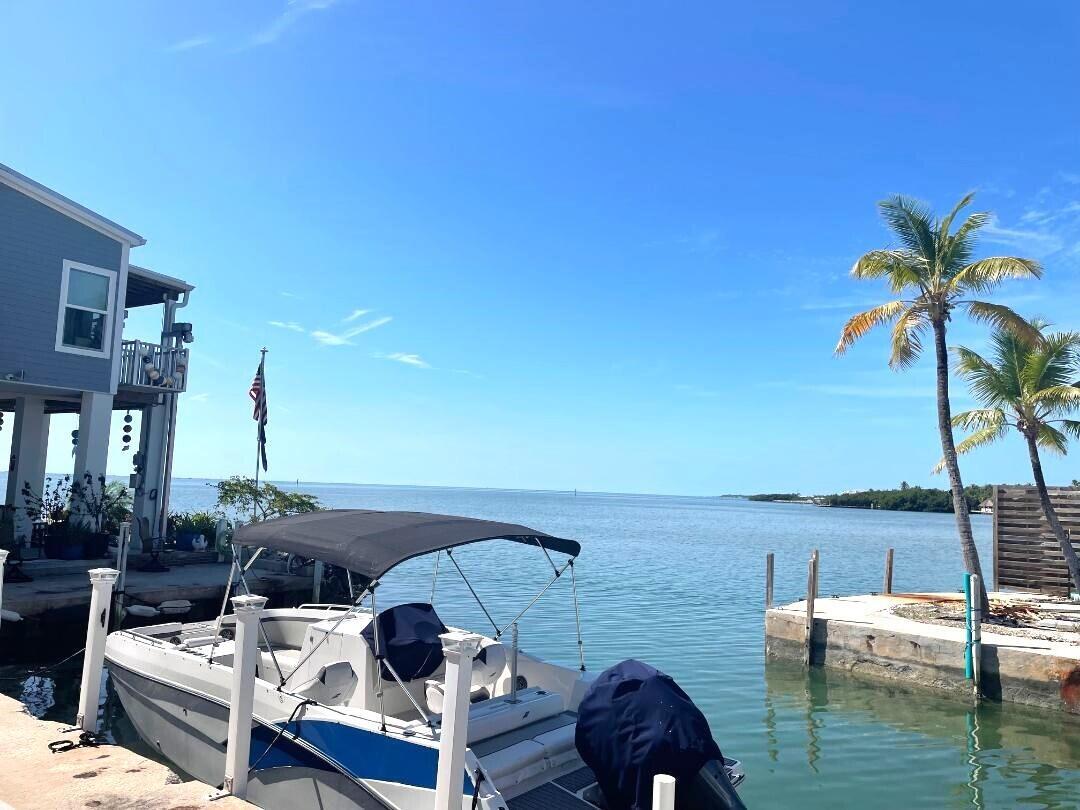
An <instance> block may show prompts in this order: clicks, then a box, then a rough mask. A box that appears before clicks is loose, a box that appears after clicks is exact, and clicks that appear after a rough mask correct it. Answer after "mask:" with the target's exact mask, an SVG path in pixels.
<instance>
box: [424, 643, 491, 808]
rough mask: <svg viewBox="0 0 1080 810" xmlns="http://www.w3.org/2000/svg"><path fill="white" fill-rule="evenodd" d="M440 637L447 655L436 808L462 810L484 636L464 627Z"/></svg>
mask: <svg viewBox="0 0 1080 810" xmlns="http://www.w3.org/2000/svg"><path fill="white" fill-rule="evenodd" d="M439 638H441V639H442V645H443V655H444V656H445V657H446V691H445V694H444V697H443V713H442V723H441V725H440V730H439V768H438V771H437V774H436V777H435V810H461V804H462V796H463V791H462V787H463V785H464V784H465V743H466V741H467V738H468V732H469V691H470V689H471V687H472V665H473V656H475V655H476V653H477V652H478V651H479V650H480V640H481V639H480V636H478V635H475V634H473V633H462V632H460V631H454V632H451V633H443V634H442V635H441V636H439Z"/></svg>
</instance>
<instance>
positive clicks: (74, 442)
mask: <svg viewBox="0 0 1080 810" xmlns="http://www.w3.org/2000/svg"><path fill="white" fill-rule="evenodd" d="M78 449H79V431H78V429H77V428H76V429H75V430H73V431H71V455H75V451H76V450H78Z"/></svg>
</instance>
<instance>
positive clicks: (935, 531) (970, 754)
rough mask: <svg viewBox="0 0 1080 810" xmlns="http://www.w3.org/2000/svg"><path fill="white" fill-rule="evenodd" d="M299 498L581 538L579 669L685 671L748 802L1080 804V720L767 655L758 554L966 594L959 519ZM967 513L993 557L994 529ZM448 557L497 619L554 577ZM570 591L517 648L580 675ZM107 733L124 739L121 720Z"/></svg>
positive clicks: (187, 497) (742, 506) (184, 501)
mask: <svg viewBox="0 0 1080 810" xmlns="http://www.w3.org/2000/svg"><path fill="white" fill-rule="evenodd" d="M302 489H304V490H305V491H311V492H314V493H315V494H317V495H319V497H320V498H321V499H322V500H323V502H324V503H325V504H326V505H328V506H335V507H369V508H377V509H410V510H422V511H436V512H447V513H451V514H464V515H471V516H475V517H484V518H496V519H502V520H511V521H515V522H521V523H525V524H526V525H530V526H533V527H535V528H538V529H542V530H544V531H547V532H549V533H552V534H556V535H561V536H566V537H572V538H575V539H578V540H580V541H581V543H582V547H583V551H582V555H581V557H580V560H579V562H578V564H577V566H576V569H577V573H578V586H579V597H580V601H581V613H582V623H583V626H584V639H585V658H586V664H587V665H588V667H589V668H590V669H593V670H599V669H601V668H603V667H605V666H608V665H610V664H612V663H615V662H616V661H618V660H621V659H623V658H627V657H636V658H640V659H642V660H645V661H648V662H650V663H652V664H654V665H655V666H658V667H659V668H661V669H663V670H665V671H667V672H668V673H669V674H671V675H672V676H673V677H675V678H676V680H678V681H679V683H680V684H681V685H682V686H683V688H685V689H686V691H687V692H689V693H690V695H691V696H692V697H693V698H694V699H695V700H696V701H697V703H698V705H699V706H701V708H702V709H703V710H704V711H705V713H706V714H707V715H708V717H709V719H710V721H711V723H712V726H713V729H714V732H715V734H716V737H717V741H718V742H719V744H720V747H721V748H722V749H723V750H724V752H725V753H726V754H728V755H729V756H734V757H736V758H738V759H741V760H743V762H744V763H745V764H746V768H747V772H748V774H749V778H748V779H747V781H746V783H745V786H744V788H743V789H742V791H741V792H742V794H743V796H744V798H745V799H746V801H747V804H748V805H749V806H751V807H777V808H783V807H796V806H797V807H799V808H801V809H802V810H809V809H810V808H837V807H882V808H906V807H970V806H974V807H1017V806H1031V807H1044V808H1074V807H1078V806H1080V720H1078V719H1076V718H1073V719H1067V720H1062V719H1061V718H1059V717H1057V716H1055V715H1052V714H1049V713H1044V712H1039V711H1035V710H1029V709H1024V708H1020V707H1014V706H1007V707H1000V706H982V707H980V708H979V709H978V711H977V712H976V711H974V710H972V708H971V707H970V706H969V705H968V704H967V703H966V702H965V701H963V700H959V699H954V698H945V697H940V696H937V695H935V694H933V693H928V692H924V691H917V690H905V689H900V688H896V687H894V686H889V685H881V684H876V683H868V682H865V681H858V680H853V679H852V678H850V677H847V676H843V675H841V674H837V673H831V672H830V673H825V672H823V671H821V670H815V671H813V672H812V673H811V674H810V675H809V677H808V676H807V674H806V673H805V671H803V670H802V669H801V668H799V667H792V666H789V665H777V664H769V665H768V666H766V664H765V660H764V643H763V602H764V569H765V554H766V552H768V551H773V552H775V554H776V598H777V600H778V601H789V600H794V599H797V598H798V597H799V596H800V593H801V591H803V590H804V588H805V580H806V561H807V558H808V557H809V554H810V551H811V550H812V549H813V548H815V547H816V548H819V549H820V551H821V577H820V579H821V593H822V595H823V596H824V597H826V598H827V597H828V596H829V595H831V594H834V593H835V594H848V593H858V592H867V591H872V590H877V589H879V588H880V587H881V574H882V565H883V560H884V554H885V549H886V548H888V547H890V546H891V547H894V548H895V549H896V566H895V579H894V581H895V587H896V588H897V589H899V590H915V589H921V590H931V589H944V590H956V589H957V587H958V585H959V582H960V576H961V566H960V560H959V554H958V552H957V543H956V539H955V527H954V523H953V519H952V516H951V515H920V514H905V513H890V512H868V511H860V510H848V509H820V508H815V507H810V506H799V505H782V504H755V503H750V502H747V501H736V500H719V499H704V498H675V497H656V496H632V495H598V494H579V495H577V496H576V497H575V496H574V495H573V493H550V492H517V491H514V492H508V491H490V490H465V489H436V488H418V487H417V488H412V487H361V486H344V485H312V486H309V487H308V486H305V487H302ZM212 495H213V491H212V490H211V489H210V488H209V487H207V486H206V485H205V482H200V481H180V482H177V483H176V484H175V489H174V493H173V503H174V505H175V508H177V509H191V508H201V507H206V506H209V505H210V504H211V502H212ZM974 520H975V528H976V533H977V537H978V539H979V543H980V549H981V551H982V554H983V559H984V561H985V562H987V563H988V562H989V559H990V549H989V540H990V538H989V530H990V522H989V519H988V518H985V517H983V516H975V518H974ZM455 557H456V558H457V560H458V561H459V563H460V564H461V566H462V568H463V569H464V571H465V573H466V574H467V575H468V577H469V579H470V581H471V582H472V583H473V585H474V586H475V587H476V590H477V591H478V593H479V595H480V597H481V598H482V599H483V600H484V602H485V604H486V605H487V606H488V609H489V610H490V611H491V613H492V614H493V616H494V618H495V620H496V621H497V622H499V623H500V625H501V624H505V623H506V622H509V621H510V620H511V619H512V618H513V617H514V616H515V615H516V614H517V613H518V611H519V610H520V609H521V608H523V607H524V606H525V605H526V604H527V603H528V601H529V600H530V599H531V598H532V597H533V596H534V595H535V594H536V593H537V592H538V591H539V590H540V588H542V587H543V585H544V584H546V583H547V581H548V579H550V577H551V568H550V566H549V564H548V562H547V560H546V559H545V558H544V556H543V554H542V552H541V551H540V550H539V549H536V548H530V547H526V546H520V545H517V544H512V543H488V544H480V545H477V546H471V547H468V548H464V549H461V550H460V551H459V552H457V553H456V554H455ZM432 563H433V560H431V559H430V558H429V559H422V560H414V561H411V562H409V563H406V564H405V565H403V566H402V567H401V568H400V569H398V570H396V571H394V572H392V573H391V574H390V575H389V576H388V577H387V578H386V580H385V582H384V586H383V588H382V589H381V590H380V591H379V600H380V607H381V606H384V605H385V604H389V603H390V602H393V601H404V600H416V599H420V600H426V599H428V597H429V596H430V593H431V577H432V570H433V565H432ZM569 585H570V584H569V581H568V578H564V579H563V580H560V581H559V582H558V583H556V585H554V586H553V587H552V588H551V590H550V591H548V593H547V594H546V595H545V596H544V597H543V598H542V599H541V600H540V602H539V603H538V604H537V605H536V606H535V607H534V608H533V609H532V610H530V611H529V613H527V614H526V616H525V617H524V619H523V620H522V621H521V644H522V647H524V648H525V649H527V650H528V651H530V652H532V653H535V654H538V655H541V656H543V657H545V658H549V659H553V660H557V661H559V662H561V663H565V664H567V665H576V663H577V660H576V659H577V645H576V640H575V635H574V612H573V604H572V601H571V598H570V587H569ZM435 604H436V606H437V608H438V610H439V613H440V615H441V616H442V617H443V619H444V621H446V622H447V623H448V624H455V625H463V626H467V627H473V628H475V629H477V630H481V631H483V630H485V629H488V630H489V629H490V624H488V622H487V620H486V618H485V616H484V614H483V613H482V612H481V611H480V609H479V608H478V607H477V605H476V603H475V602H474V601H473V599H472V597H471V595H470V594H469V592H468V590H467V589H466V587H465V586H464V584H463V583H462V581H461V579H460V577H458V575H457V573H456V572H455V571H454V570H453V569H452V568H449V567H448V566H447V564H446V560H445V558H443V565H442V566H441V570H440V575H439V578H438V583H437V588H436V596H435ZM77 676H78V673H77V671H74V672H73V673H71V677H72V678H76V679H77ZM60 680H61V681H62V685H63V688H60V687H61V684H55V685H54V686H53V687H52V689H53V690H54V692H55V693H57V694H59V695H60V696H56V695H53V696H52V697H51V698H48V695H47V696H46V697H47V698H48V699H46V700H45V701H44V702H43V703H42V702H41V700H40V698H41V694H40V693H41V689H42V686H41V684H40V683H38V681H45V682H48V681H49V679H47V678H46V679H37V681H35V688H36V689H37V693H35V694H36V699H38V701H39V703H38V711H44V710H46V709H47V711H48V712H49V713H50V714H56V713H58V712H59V713H62V712H63V711H64V710H66V706H65V704H67V703H68V701H72V706H73V700H74V697H73V695H72V694H71V692H72V690H71V689H70V688H68V684H69V682H70V681H69V679H65V678H61V679H60ZM4 691H8V692H12V691H13V689H12V688H11V687H5V688H4ZM14 691H15V693H18V690H17V689H16V690H14ZM49 699H51V700H52V704H51V708H49V705H50V704H49ZM31 702H33V701H31ZM42 705H44V707H45V709H42V708H41V707H42ZM112 711H115V709H113V710H112ZM71 713H72V714H73V709H72V712H71ZM114 726H115V727H116V730H117V734H118V736H119V737H121V738H122V739H127V735H126V734H125V730H124V728H123V723H122V721H121V720H117V721H116V722H115V723H114Z"/></svg>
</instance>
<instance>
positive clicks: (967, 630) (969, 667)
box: [964, 574, 975, 681]
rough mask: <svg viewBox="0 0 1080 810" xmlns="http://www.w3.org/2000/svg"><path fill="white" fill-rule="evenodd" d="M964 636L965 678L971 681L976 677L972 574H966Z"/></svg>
mask: <svg viewBox="0 0 1080 810" xmlns="http://www.w3.org/2000/svg"><path fill="white" fill-rule="evenodd" d="M964 635H965V642H964V677H965V678H967V679H968V680H969V681H970V680H972V679H974V677H975V667H974V664H973V662H972V658H971V574H964Z"/></svg>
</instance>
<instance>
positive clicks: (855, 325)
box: [835, 301, 909, 355]
mask: <svg viewBox="0 0 1080 810" xmlns="http://www.w3.org/2000/svg"><path fill="white" fill-rule="evenodd" d="M908 305H909V302H907V301H889V302H888V303H886V304H882V305H881V306H877V307H874V308H873V309H868V310H866V312H860V313H859V314H858V315H853V316H852V317H851V318H850V319H849V320H848V322H847V323H846V324H845V325H844V328H843V330H842V331H841V332H840V342H839V343H837V344H836V349H835V353H836V354H838V355H840V354H843V353H844V352H846V351H847V350H848V347H849V346H851V344H852V343H854V342H855V341H856V340H858V339H859V338H861V337H862V336H863V335H865V334H866V333H867V332H869V331H870V330H871V329H873V328H874V327H875V326H878V325H880V324H884V323H890V322H891V321H893V320H894V319H895V318H897V317H898V316H899V315H900V313H901V312H903V310H904V309H905V308H906V307H907V306H908Z"/></svg>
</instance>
